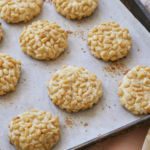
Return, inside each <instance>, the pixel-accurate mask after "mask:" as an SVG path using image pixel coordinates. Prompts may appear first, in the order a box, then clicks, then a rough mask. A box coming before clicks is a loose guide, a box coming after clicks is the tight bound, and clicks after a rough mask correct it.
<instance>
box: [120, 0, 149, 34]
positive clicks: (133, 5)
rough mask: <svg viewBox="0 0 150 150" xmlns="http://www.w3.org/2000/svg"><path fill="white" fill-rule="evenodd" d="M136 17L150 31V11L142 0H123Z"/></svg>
mask: <svg viewBox="0 0 150 150" xmlns="http://www.w3.org/2000/svg"><path fill="white" fill-rule="evenodd" d="M121 1H122V2H123V3H124V4H125V5H126V6H127V8H128V9H129V10H130V11H131V12H132V13H133V14H134V15H135V17H136V18H137V19H138V20H139V21H140V22H141V23H142V24H143V25H144V26H145V27H146V28H147V30H148V31H150V12H149V11H148V10H147V9H146V7H145V6H144V5H143V4H142V3H141V1H140V0H121Z"/></svg>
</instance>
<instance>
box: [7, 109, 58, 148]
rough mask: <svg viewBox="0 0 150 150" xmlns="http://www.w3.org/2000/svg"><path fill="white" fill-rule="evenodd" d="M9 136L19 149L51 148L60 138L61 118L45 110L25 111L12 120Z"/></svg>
mask: <svg viewBox="0 0 150 150" xmlns="http://www.w3.org/2000/svg"><path fill="white" fill-rule="evenodd" d="M9 138H10V142H11V144H13V145H14V146H15V147H16V149H17V150H50V149H51V148H52V147H53V146H54V145H55V144H56V143H57V142H58V140H59V138H60V127H59V120H58V118H57V117H53V116H52V115H51V113H49V112H45V111H39V110H32V111H28V112H25V113H23V114H21V115H19V116H17V117H15V118H14V119H12V121H11V122H10V131H9Z"/></svg>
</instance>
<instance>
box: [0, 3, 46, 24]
mask: <svg viewBox="0 0 150 150" xmlns="http://www.w3.org/2000/svg"><path fill="white" fill-rule="evenodd" d="M42 6H43V0H3V1H1V2H0V16H1V18H2V19H4V20H5V21H6V22H8V23H19V22H28V21H30V20H32V19H33V18H34V17H35V16H37V15H39V14H40V12H41V9H42Z"/></svg>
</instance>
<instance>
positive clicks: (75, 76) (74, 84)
mask: <svg viewBox="0 0 150 150" xmlns="http://www.w3.org/2000/svg"><path fill="white" fill-rule="evenodd" d="M48 93H49V96H50V98H51V100H52V102H53V103H54V104H56V105H57V106H59V107H60V108H61V109H65V110H66V111H68V112H78V111H80V110H85V109H88V108H91V107H92V106H93V105H94V104H96V103H97V102H98V101H99V100H100V98H101V96H102V83H101V81H100V80H99V79H98V78H97V77H96V75H95V74H93V73H90V72H89V71H88V70H87V69H84V68H83V67H76V66H64V67H63V68H62V69H61V70H58V71H57V72H56V73H55V74H54V75H53V76H52V78H51V79H50V81H49V83H48Z"/></svg>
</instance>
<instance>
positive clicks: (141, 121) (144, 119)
mask: <svg viewBox="0 0 150 150" xmlns="http://www.w3.org/2000/svg"><path fill="white" fill-rule="evenodd" d="M146 122H147V123H148V122H150V115H147V116H144V117H142V118H141V119H138V120H136V121H132V122H131V123H128V124H126V125H124V126H122V127H120V128H117V129H115V130H112V131H111V132H108V133H106V134H104V135H99V136H97V137H96V138H93V139H91V140H88V141H86V142H84V143H82V144H79V145H77V146H75V147H72V148H69V149H67V150H78V149H82V148H85V147H87V146H89V145H91V144H94V143H96V142H100V141H102V140H104V139H106V138H109V137H112V136H115V135H117V134H119V133H121V132H123V131H125V130H128V129H130V128H132V127H135V126H138V125H142V124H144V123H146Z"/></svg>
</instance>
